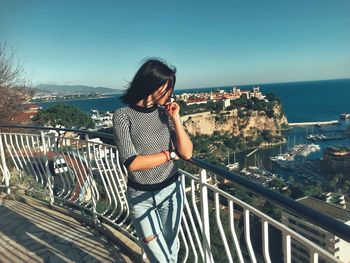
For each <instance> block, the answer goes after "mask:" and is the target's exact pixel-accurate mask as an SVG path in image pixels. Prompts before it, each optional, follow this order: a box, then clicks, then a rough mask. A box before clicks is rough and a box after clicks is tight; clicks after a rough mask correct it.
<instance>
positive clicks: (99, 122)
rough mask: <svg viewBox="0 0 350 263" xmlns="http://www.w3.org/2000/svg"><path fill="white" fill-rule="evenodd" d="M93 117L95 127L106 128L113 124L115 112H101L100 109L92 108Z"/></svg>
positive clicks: (97, 128)
mask: <svg viewBox="0 0 350 263" xmlns="http://www.w3.org/2000/svg"><path fill="white" fill-rule="evenodd" d="M91 119H92V120H93V121H94V123H95V129H96V130H99V129H106V128H110V127H112V126H113V121H112V119H113V113H111V112H109V111H106V112H105V113H100V112H99V111H98V110H95V109H92V110H91Z"/></svg>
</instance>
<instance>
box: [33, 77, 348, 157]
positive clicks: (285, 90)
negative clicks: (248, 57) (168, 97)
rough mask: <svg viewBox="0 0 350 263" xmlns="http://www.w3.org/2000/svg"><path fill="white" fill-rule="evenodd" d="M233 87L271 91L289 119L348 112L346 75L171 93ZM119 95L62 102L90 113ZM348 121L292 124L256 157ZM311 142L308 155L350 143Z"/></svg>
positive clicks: (114, 103)
mask: <svg viewBox="0 0 350 263" xmlns="http://www.w3.org/2000/svg"><path fill="white" fill-rule="evenodd" d="M233 87H237V88H240V89H241V90H250V89H251V88H252V87H260V90H261V92H262V93H263V94H266V93H271V92H272V93H274V94H275V95H277V96H278V97H279V98H280V100H281V102H282V105H283V108H284V111H285V114H286V116H287V119H288V122H289V123H295V122H318V121H331V120H338V119H339V116H340V114H342V113H350V79H337V80H322V81H303V82H289V83H270V84H251V85H232V86H217V87H207V88H195V89H178V90H176V89H175V92H174V93H175V94H181V93H200V92H210V91H215V90H218V89H219V90H226V91H229V90H232V88H233ZM119 96H120V95H115V96H112V97H109V98H100V99H89V100H70V101H64V102H63V103H66V104H70V105H73V106H77V107H78V108H80V110H82V111H84V112H86V113H90V111H91V109H97V110H99V111H114V110H116V109H118V108H120V107H123V106H124V105H123V103H122V102H121V101H120V100H119ZM57 103H62V102H49V103H38V104H39V105H40V106H42V107H43V108H44V109H46V108H48V107H50V106H52V105H54V104H57ZM348 125H350V123H349V122H344V123H343V125H340V126H338V125H337V126H333V125H332V126H322V127H313V126H312V127H295V128H293V129H291V130H289V131H287V132H286V133H285V137H286V139H287V143H286V144H285V145H282V146H278V147H273V148H271V149H265V150H260V156H262V157H259V158H263V159H264V160H263V161H267V159H268V157H269V156H271V155H276V154H278V153H279V152H281V151H283V152H284V151H286V150H287V149H288V148H289V147H292V146H293V145H295V144H306V143H310V142H309V141H307V140H306V135H307V134H310V133H316V134H317V133H318V134H336V133H337V132H341V131H343V130H344V129H346V127H347V126H348ZM315 143H316V144H318V145H320V147H321V151H318V152H315V153H313V154H311V155H310V156H309V157H308V158H310V159H317V158H321V157H322V151H323V149H325V148H326V147H328V146H332V145H333V146H336V145H350V139H349V138H347V139H343V140H334V141H333V140H331V141H317V142H315ZM237 154H238V155H237V156H238V158H239V159H240V160H241V162H247V160H246V158H244V156H245V155H246V154H247V153H246V152H242V153H237ZM240 156H241V157H240ZM253 157H254V158H252V159H251V160H248V161H249V162H250V164H252V163H251V162H254V161H255V160H256V156H253Z"/></svg>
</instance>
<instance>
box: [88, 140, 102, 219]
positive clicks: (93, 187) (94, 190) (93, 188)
mask: <svg viewBox="0 0 350 263" xmlns="http://www.w3.org/2000/svg"><path fill="white" fill-rule="evenodd" d="M85 140H86V150H87V153H88V154H87V165H88V169H89V176H88V179H89V180H90V186H91V194H92V213H93V217H94V221H97V215H96V205H97V200H98V195H99V193H98V189H97V185H96V182H95V179H94V174H93V170H92V165H91V164H92V162H91V152H90V146H91V145H90V141H89V134H85ZM85 159H86V158H85Z"/></svg>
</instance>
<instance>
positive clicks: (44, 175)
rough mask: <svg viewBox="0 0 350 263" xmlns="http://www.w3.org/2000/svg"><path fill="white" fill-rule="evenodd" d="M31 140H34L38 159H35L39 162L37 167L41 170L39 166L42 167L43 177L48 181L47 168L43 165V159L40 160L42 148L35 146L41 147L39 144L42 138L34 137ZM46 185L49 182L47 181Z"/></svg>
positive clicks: (33, 143)
mask: <svg viewBox="0 0 350 263" xmlns="http://www.w3.org/2000/svg"><path fill="white" fill-rule="evenodd" d="M31 139H32V145H33V148H34V149H35V151H34V152H35V155H36V157H34V158H35V159H36V160H37V167H38V168H39V166H40V168H41V171H42V173H43V174H42V176H43V178H45V180H46V171H45V166H44V165H43V163H42V159H40V154H41V152H40V148H38V147H35V146H34V145H35V144H36V145H37V146H39V145H40V143H39V139H40V136H38V135H32V137H31ZM35 155H34V156H35ZM46 183H47V181H46Z"/></svg>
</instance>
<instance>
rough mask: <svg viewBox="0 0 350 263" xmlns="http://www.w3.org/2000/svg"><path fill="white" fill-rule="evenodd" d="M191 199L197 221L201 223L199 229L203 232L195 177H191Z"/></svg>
mask: <svg viewBox="0 0 350 263" xmlns="http://www.w3.org/2000/svg"><path fill="white" fill-rule="evenodd" d="M191 201H192V207H193V210H194V213H195V215H196V218H197V222H198V224H199V229H200V231H201V232H203V225H202V219H201V216H200V214H199V211H198V207H197V204H196V187H195V181H194V180H193V179H191Z"/></svg>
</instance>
